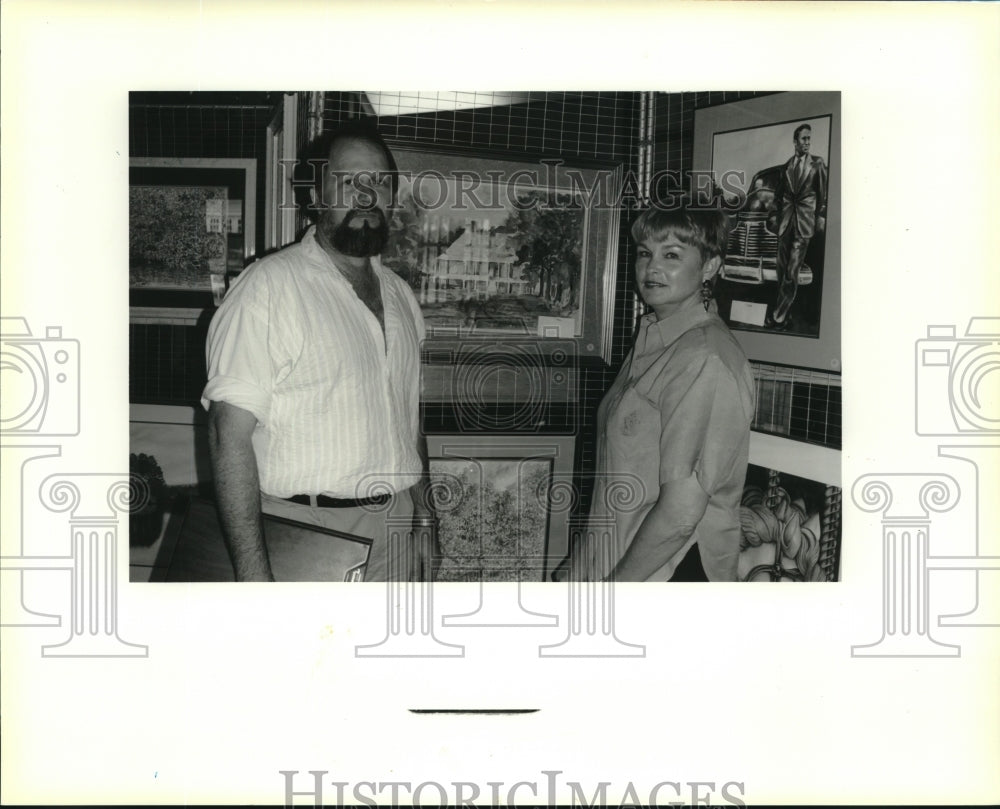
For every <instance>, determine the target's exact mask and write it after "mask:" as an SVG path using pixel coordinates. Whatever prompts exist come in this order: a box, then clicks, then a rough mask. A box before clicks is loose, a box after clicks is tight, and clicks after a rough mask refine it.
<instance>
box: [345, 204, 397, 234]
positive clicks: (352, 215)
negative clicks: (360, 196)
mask: <svg viewBox="0 0 1000 809" xmlns="http://www.w3.org/2000/svg"><path fill="white" fill-rule="evenodd" d="M369 214H375V216H376V218H377V219H378V224H377V225H375V228H376V229H378V228H380V227H384V226H385V225H386V224H387V223H386V218H385V214H384V213H382V209H381V208H374V207H372V208H351V210H349V211H348V212H347V216H345V217H344V221H343V224H345V225H349V224H351V222H353V221H354V220H355V219H358V218H359V217H366V216H367V215H369ZM363 224H364V226H365V227H366V228H367V227H372V226H371V225H369V224H368V222H364V223H363Z"/></svg>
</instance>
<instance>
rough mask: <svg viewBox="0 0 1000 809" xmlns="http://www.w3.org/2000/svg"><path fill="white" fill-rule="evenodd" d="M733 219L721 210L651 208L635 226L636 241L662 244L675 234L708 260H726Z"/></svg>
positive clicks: (633, 233)
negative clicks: (730, 219)
mask: <svg viewBox="0 0 1000 809" xmlns="http://www.w3.org/2000/svg"><path fill="white" fill-rule="evenodd" d="M729 229H730V223H729V216H728V215H726V214H725V213H723V212H722V211H720V210H718V209H717V208H692V207H686V206H681V207H677V208H664V207H656V206H654V207H652V208H647V209H646V210H644V211H643V212H642V213H640V214H639V216H638V217H636V220H635V221H634V222H633V223H632V238H633V239H634V240H635V241H636V242H646V241H660V240H661V239H663V238H664V237H665V236H666V235H667V234H668V233H673V234H675V235H676V236H677V238H678V239H680V240H681V241H682V242H684V243H685V244H691V245H694V246H695V247H697V248H698V249H699V250H700V251H701V257H702V259H704V260H707V259H710V258H715V257H716V256H718V257H719V258H723V259H724V258H725V257H726V242H727V241H728V240H729Z"/></svg>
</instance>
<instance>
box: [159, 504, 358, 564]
mask: <svg viewBox="0 0 1000 809" xmlns="http://www.w3.org/2000/svg"><path fill="white" fill-rule="evenodd" d="M261 519H262V522H263V525H264V536H265V539H266V542H267V551H268V557H269V558H270V561H271V569H272V570H273V571H274V577H275V579H276V580H277V581H344V582H358V581H362V580H363V579H364V570H365V565H366V564H367V562H368V556H369V554H370V552H371V546H372V540H371V539H369V538H368V537H361V536H356V535H354V534H347V533H344V532H342V531H334V530H333V529H330V528H325V527H323V526H320V525H311V524H308V523H303V522H298V521H295V520H290V519H287V518H285V517H278V516H275V515H273V514H262V515H261ZM178 525H179V527H178V529H177V530H176V531H175V532H173V533H170V535H169V536H165V537H164V539H163V542H162V544H161V546H160V550H159V552H158V554H157V557H156V562H155V564H154V568H153V569H154V575H153V576H152V577H151V578H150V581H167V582H233V581H235V574H234V572H233V566H232V562H231V561H230V559H229V553H228V552H227V550H226V545H225V541H224V540H223V538H222V529H221V527H220V525H219V518H218V513H217V511H216V508H215V503H213V502H212V501H211V500H208V499H205V498H201V497H193V498H191V499H190V501H189V503H188V506H187V510H186V512H185V513H184V516H183V519H182V520H181V521H180V523H179V524H178Z"/></svg>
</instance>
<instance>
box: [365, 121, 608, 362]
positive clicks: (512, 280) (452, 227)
mask: <svg viewBox="0 0 1000 809" xmlns="http://www.w3.org/2000/svg"><path fill="white" fill-rule="evenodd" d="M389 147H390V149H391V150H392V153H393V157H394V159H395V161H396V164H397V168H398V170H399V184H398V189H397V200H396V210H395V216H394V217H393V222H392V225H391V230H392V233H391V236H390V241H389V244H388V246H387V248H386V250H385V251H383V254H382V260H383V262H384V264H385V265H386V266H387V267H390V268H391V269H393V270H394V271H395V272H396V273H397V274H398V275H400V276H401V277H402V278H403V279H404V280H406V281H407V282H408V283H410V286H411V288H412V289H413V290H414V293H415V294H416V296H417V299H418V301H419V302H420V304H421V309H422V311H423V314H424V318H425V321H426V322H427V326H428V337H429V340H430V341H431V342H432V343H437V344H441V345H447V344H449V343H450V344H453V345H455V344H458V343H459V342H460V341H469V340H479V341H488V340H493V341H497V340H503V339H506V338H511V339H518V338H531V339H537V340H538V341H539V344H540V345H542V346H544V345H546V343H547V341H550V340H552V341H566V340H571V341H572V343H573V348H574V352H575V353H579V354H587V355H598V356H602V357H604V358H605V360H608V359H609V358H610V353H611V327H612V322H613V315H614V312H613V308H614V290H615V281H616V276H617V253H618V226H619V217H620V206H619V195H620V192H621V185H622V179H623V169H622V166H621V165H618V164H612V163H606V162H600V161H574V162H573V163H572V164H566V163H565V162H564V161H562V160H561V159H548V158H545V157H544V156H540V157H538V158H532V157H530V156H528V155H526V154H524V153H517V154H511V153H502V152H491V151H482V150H475V149H459V148H448V149H441V148H438V147H428V146H420V145H414V144H412V143H406V142H395V141H391V140H390V141H389ZM563 344H564V343H563ZM561 349H562V345H560V348H559V350H561Z"/></svg>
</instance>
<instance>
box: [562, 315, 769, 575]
mask: <svg viewBox="0 0 1000 809" xmlns="http://www.w3.org/2000/svg"><path fill="white" fill-rule="evenodd" d="M753 413H754V381H753V376H752V375H751V372H750V365H749V363H748V362H747V359H746V356H745V355H744V354H743V351H742V349H741V348H740V346H739V345H738V344H737V342H736V340H735V339H734V338H733V336H732V334H731V333H730V331H729V329H728V328H727V327H726V325H725V324H724V323H723V322H722V320H721V319H720V318H719V317H718V315H717V314H715V313H714V312H706V311H705V309H704V307H702V306H696V307H692V308H690V309H686V310H683V311H681V312H678V313H676V314H674V315H671V316H670V317H667V318H664V319H663V320H660V321H658V320H657V319H656V316H655V315H654V314H650V315H647V316H645V317H644V318H643V319H642V321H641V324H640V327H639V334H638V337H637V339H636V342H635V345H634V346H633V348H632V351H631V353H630V354H629V356H628V357H627V358H626V360H625V364H624V365H623V366H622V369H621V371H620V372H619V374H618V377H617V378H616V379H615V381H614V383H613V384H612V386H611V388H610V390H609V391H608V393H607V395H606V396H605V397H604V400H603V401H602V402H601V406H600V408H599V409H598V413H597V423H598V435H597V476H596V479H595V485H594V489H593V499H592V505H591V511H590V520H589V524H588V532H587V536H586V538H585V540H584V542H583V543H582V544H581V549H582V553H581V554H580V559H579V561H578V562H577V561H576V560H575V562H574V565H575V569H574V571H573V575H574V576H576V577H580V578H584V579H587V580H599V579H601V578H603V577H605V576H607V575H608V573H610V571H611V570H612V569H613V568H614V566H615V565H616V564H617V563H618V561H619V560H620V559H621V558H622V556H623V555H624V554H625V550H626V549H627V548H628V546H629V545H630V544H631V542H632V540H633V539H634V537H635V535H636V533H637V531H638V529H639V526H640V525H641V524H642V521H643V519H644V518H645V517H646V515H647V514H648V513H649V510H650V509H651V508H652V507H653V505H654V504H655V503H656V501H657V499H658V497H659V494H660V486H661V485H663V484H666V483H671V482H679V481H684V480H687V479H688V478H691V477H694V478H695V479H696V481H697V484H698V485H699V486H700V487H701V489H702V490H703V491H704V492H705V493H706V494H707V495H708V507H707V509H706V510H705V513H704V516H701V518H700V520H699V519H698V516H699V515H698V514H695V513H692V514H677V515H676V520H677V522H676V524H677V525H681V524H689V525H690V524H693V523H695V522H696V523H697V525H696V528H695V531H694V534H693V535H692V537H691V538H690V540H689V541H688V542H687V544H686V545H685V546H684V547H683V548H682V549H681V550H680V551H679V552H678V553H677V554H675V556H674V557H673V558H672V559H671V560H670V561H669V562H667V563H666V564H665V565H664V566H663V567H661V568H660V569H658V570H657V571H655V572H654V573H653V574H652V575H651V576H649V578H648V579H647V581H667V580H669V579H670V577H671V576H672V575H673V572H674V569H675V568H676V566H677V564H678V563H679V562H680V560H681V559H683V558H684V554H685V553H686V552H687V550H688V549H689V548H690V547H691V545H692V544H694V543H695V542H697V543H698V549H699V552H700V554H701V558H702V564H703V566H704V568H705V572H706V574H707V575H708V578H709V580H711V581H735V580H736V563H737V558H738V556H739V550H740V520H739V505H740V500H741V498H742V494H743V485H744V481H745V478H746V470H747V463H748V456H749V441H750V423H751V421H752V419H753ZM671 516H672V517H673V516H674V515H671Z"/></svg>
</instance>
